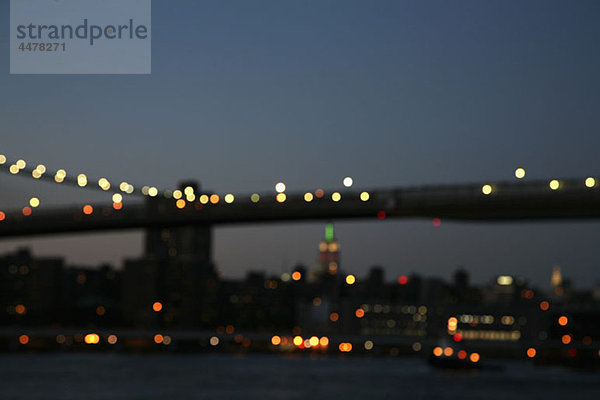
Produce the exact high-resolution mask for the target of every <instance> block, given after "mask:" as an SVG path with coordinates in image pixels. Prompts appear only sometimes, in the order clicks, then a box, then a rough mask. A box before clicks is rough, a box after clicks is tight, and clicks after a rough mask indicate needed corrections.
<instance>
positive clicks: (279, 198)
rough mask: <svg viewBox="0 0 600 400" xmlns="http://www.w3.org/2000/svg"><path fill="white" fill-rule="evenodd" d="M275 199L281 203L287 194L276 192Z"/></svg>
mask: <svg viewBox="0 0 600 400" xmlns="http://www.w3.org/2000/svg"><path fill="white" fill-rule="evenodd" d="M275 199H276V200H277V202H278V203H283V202H285V200H286V199H287V196H286V195H285V193H278V194H277V196H275Z"/></svg>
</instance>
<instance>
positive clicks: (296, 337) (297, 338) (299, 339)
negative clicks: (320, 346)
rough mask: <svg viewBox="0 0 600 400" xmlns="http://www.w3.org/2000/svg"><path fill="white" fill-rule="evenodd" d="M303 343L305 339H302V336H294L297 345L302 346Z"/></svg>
mask: <svg viewBox="0 0 600 400" xmlns="http://www.w3.org/2000/svg"><path fill="white" fill-rule="evenodd" d="M303 343H304V339H302V336H294V344H295V345H296V346H300V345H301V344H303Z"/></svg>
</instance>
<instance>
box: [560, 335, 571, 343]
mask: <svg viewBox="0 0 600 400" xmlns="http://www.w3.org/2000/svg"><path fill="white" fill-rule="evenodd" d="M562 342H563V344H569V343H571V335H563V337H562Z"/></svg>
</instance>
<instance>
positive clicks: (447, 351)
mask: <svg viewBox="0 0 600 400" xmlns="http://www.w3.org/2000/svg"><path fill="white" fill-rule="evenodd" d="M452 354H454V349H453V348H452V347H446V348H445V349H444V355H445V356H446V357H450V356H451V355H452Z"/></svg>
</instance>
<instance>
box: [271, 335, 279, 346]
mask: <svg viewBox="0 0 600 400" xmlns="http://www.w3.org/2000/svg"><path fill="white" fill-rule="evenodd" d="M271 344H272V345H273V346H279V345H280V344H281V338H280V337H279V336H277V335H275V336H273V337H272V338H271Z"/></svg>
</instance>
